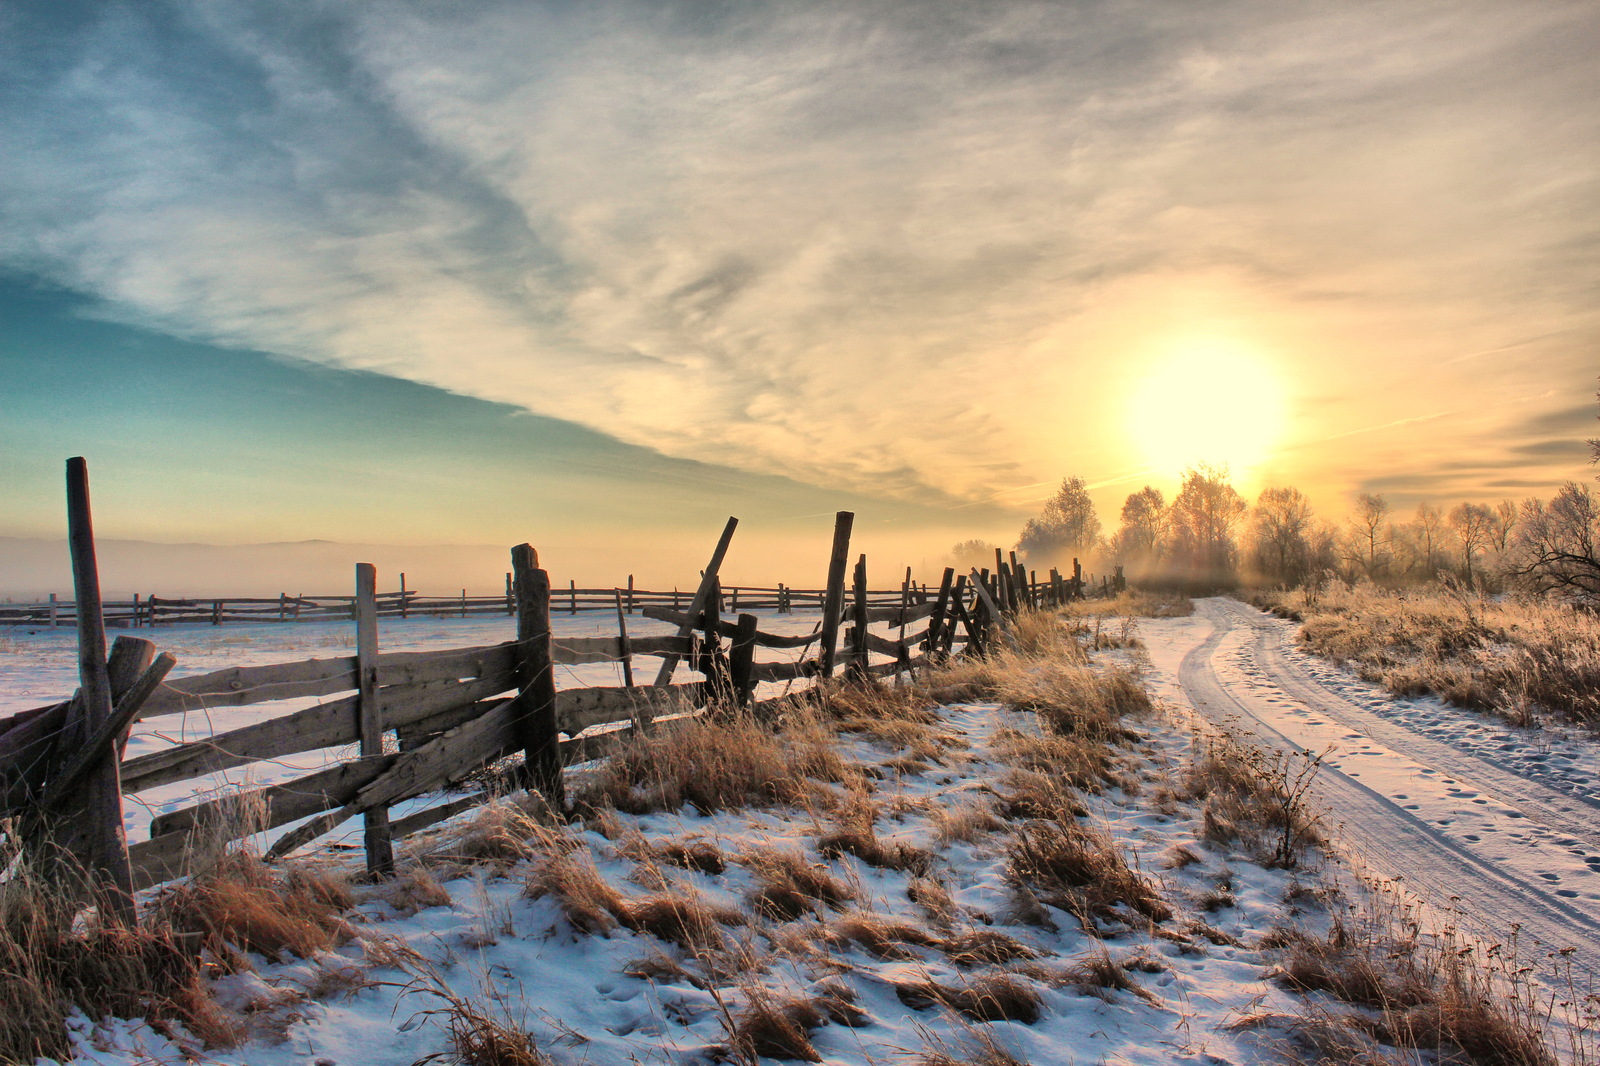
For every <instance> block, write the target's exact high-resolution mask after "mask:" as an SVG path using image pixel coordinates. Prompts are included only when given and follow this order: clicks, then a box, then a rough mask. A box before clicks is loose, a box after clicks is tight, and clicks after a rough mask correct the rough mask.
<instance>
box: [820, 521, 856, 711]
mask: <svg viewBox="0 0 1600 1066" xmlns="http://www.w3.org/2000/svg"><path fill="white" fill-rule="evenodd" d="M855 520H856V516H855V512H854V511H840V512H839V513H838V514H836V515H834V517H833V550H832V552H831V553H830V554H829V556H828V588H827V591H826V592H824V593H823V594H822V632H821V634H820V641H821V644H820V667H821V674H822V677H823V678H824V679H827V678H829V677H832V676H833V664H834V659H835V657H836V656H837V654H838V650H839V621H840V615H841V614H842V613H843V611H844V568H845V566H846V564H848V563H849V561H850V527H851V526H853V525H854V524H855Z"/></svg>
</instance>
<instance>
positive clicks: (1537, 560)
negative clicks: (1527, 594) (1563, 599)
mask: <svg viewBox="0 0 1600 1066" xmlns="http://www.w3.org/2000/svg"><path fill="white" fill-rule="evenodd" d="M1512 553H1513V558H1512V560H1511V563H1510V565H1509V566H1508V567H1507V572H1508V573H1511V574H1514V575H1517V576H1520V577H1526V578H1528V579H1529V581H1530V582H1531V583H1532V584H1533V586H1534V587H1535V588H1537V589H1538V590H1539V591H1541V592H1559V593H1563V594H1565V595H1568V596H1572V597H1574V598H1576V599H1580V600H1585V601H1591V600H1595V599H1597V598H1600V501H1596V499H1595V495H1594V492H1593V491H1592V490H1590V488H1589V487H1588V486H1587V485H1579V484H1577V483H1576V482H1572V481H1569V482H1567V483H1566V484H1565V485H1563V486H1562V488H1561V491H1560V492H1558V493H1556V495H1555V497H1554V498H1553V499H1552V500H1551V501H1550V502H1549V503H1548V504H1547V503H1545V502H1543V501H1542V500H1528V501H1527V502H1525V503H1524V504H1523V505H1522V514H1521V515H1520V516H1519V517H1518V522H1517V531H1516V537H1515V539H1514V541H1513V548H1512Z"/></svg>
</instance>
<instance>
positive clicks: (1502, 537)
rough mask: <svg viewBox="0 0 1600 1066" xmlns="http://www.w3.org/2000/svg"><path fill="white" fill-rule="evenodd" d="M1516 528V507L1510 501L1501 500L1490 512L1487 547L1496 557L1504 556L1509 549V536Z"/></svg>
mask: <svg viewBox="0 0 1600 1066" xmlns="http://www.w3.org/2000/svg"><path fill="white" fill-rule="evenodd" d="M1516 528H1517V505H1516V503H1515V502H1514V501H1512V500H1501V501H1500V502H1499V503H1497V504H1495V505H1494V510H1493V511H1491V512H1490V521H1489V547H1491V548H1493V549H1494V551H1495V554H1496V555H1501V556H1503V555H1505V553H1506V550H1507V549H1508V548H1510V547H1511V534H1512V532H1513V531H1514V530H1515V529H1516Z"/></svg>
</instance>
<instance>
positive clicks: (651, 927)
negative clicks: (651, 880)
mask: <svg viewBox="0 0 1600 1066" xmlns="http://www.w3.org/2000/svg"><path fill="white" fill-rule="evenodd" d="M658 883H660V884H661V887H660V889H659V890H658V891H655V892H652V893H649V894H648V895H645V896H641V897H629V896H626V895H624V894H623V893H622V892H621V891H620V890H619V889H617V888H616V886H614V885H612V884H611V883H610V882H609V881H607V880H606V879H605V876H604V875H603V874H601V872H600V870H599V868H598V867H596V866H595V863H594V856H593V855H592V854H590V853H589V852H588V851H587V850H584V849H581V848H574V849H570V850H559V849H558V850H556V851H555V852H553V853H551V854H548V855H546V856H544V857H543V858H542V859H541V860H540V861H539V862H537V863H535V864H534V867H533V869H532V870H531V871H530V872H529V874H528V879H527V882H526V884H525V886H524V889H523V894H524V895H525V896H527V897H528V898H529V899H541V898H543V897H545V896H550V897H553V898H554V899H555V901H556V903H557V905H558V906H559V907H560V908H561V913H562V915H563V916H565V917H566V919H567V921H568V922H569V923H570V924H571V925H572V927H573V929H575V930H577V931H578V932H580V933H599V934H601V935H604V934H606V933H609V932H610V931H611V930H613V929H615V928H616V927H617V926H619V925H620V926H623V927H625V928H628V929H632V930H633V931H634V932H638V933H648V934H650V935H651V936H654V937H656V938H658V939H660V940H663V941H666V942H668V943H671V944H677V945H678V946H679V947H682V948H684V949H685V950H688V951H690V952H711V951H721V950H722V949H723V948H724V947H725V946H726V940H725V937H724V934H723V932H722V926H724V925H742V924H744V921H745V917H744V914H743V913H742V912H740V911H738V910H735V909H733V908H730V907H721V906H717V905H716V904H714V903H712V902H711V901H710V900H709V899H707V898H706V897H705V895H704V894H703V893H700V892H698V891H696V890H694V889H692V888H689V887H686V886H683V885H666V884H665V883H662V882H658Z"/></svg>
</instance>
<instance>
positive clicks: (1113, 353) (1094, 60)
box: [0, 0, 1600, 555]
mask: <svg viewBox="0 0 1600 1066" xmlns="http://www.w3.org/2000/svg"><path fill="white" fill-rule="evenodd" d="M1597 37H1600V9H1597V8H1596V6H1595V5H1594V4H1593V3H1592V2H1565V0H1548V2H1544V3H1540V4H1537V5H1527V4H1515V5H1508V4H1505V3H1503V2H1489V0H1482V2H1473V0H1457V2H1452V3H1437V2H1427V3H1424V2H1420V0H1417V2H1412V0H1392V2H1386V3H1381V4H1380V3H1349V4H1339V5H1317V6H1303V5H1284V4H1281V3H1274V2H1267V0H1218V2H1215V3H1204V4H1196V3H1191V2H1186V0H1184V2H1180V0H1123V2H1118V3H1080V2H1073V0H1054V2H1024V0H997V2H996V3H993V4H984V5H970V4H959V3H954V2H952V3H941V2H937V0H935V2H925V3H899V2H893V0H885V2H879V3H872V4H864V3H838V2H834V3H829V2H819V3H805V4H798V3H753V4H745V5H732V6H730V5H719V4H709V3H684V2H661V3H648V4H647V3H626V2H620V0H619V2H617V3H608V4H592V5H572V4H555V3H530V2H490V3H480V4H470V5H468V4H450V3H441V2H437V0H417V2H404V0H397V2H395V3H386V4H377V5H374V4H358V3H340V2H329V3H321V4H316V5H284V4H277V3H265V2H249V0H232V2H221V0H140V2H137V3H133V2H117V0H101V2H97V3H92V4H72V3H55V2H52V3H12V4H8V5H6V6H5V7H4V8H3V9H0V71H3V72H4V73H0V90H3V91H0V141H3V142H4V143H5V144H6V145H7V150H6V151H5V152H4V153H3V154H0V315H3V316H4V323H5V329H4V334H3V336H0V415H3V421H0V445H3V447H4V449H5V454H6V459H7V461H6V463H5V464H4V472H3V473H0V488H3V489H4V491H5V492H6V495H7V500H8V507H7V509H6V512H5V514H4V515H0V536H33V535H38V534H41V533H48V532H49V531H50V530H52V529H54V528H59V527H58V526H57V525H54V524H53V523H56V522H58V517H57V516H58V515H59V469H60V462H61V460H62V459H63V458H64V457H65V456H66V455H71V454H80V453H81V454H87V455H89V456H90V459H91V463H92V469H93V470H94V473H95V476H96V491H97V499H98V500H102V501H105V502H106V504H107V505H111V504H115V506H114V507H110V506H108V507H107V508H105V509H103V513H104V518H103V522H105V523H108V525H107V527H106V528H108V529H110V530H114V531H116V532H117V533H119V534H121V535H126V536H138V537H145V538H149V539H156V540H217V541H224V542H227V541H244V540H269V539H270V540H292V539H301V538H312V537H321V538H332V539H350V540H361V541H395V542H403V543H435V542H446V543H496V542H498V541H502V540H505V539H506V538H507V537H514V538H516V539H522V538H523V537H527V536H533V537H536V538H537V536H538V535H540V533H541V532H542V533H543V534H544V535H545V536H548V537H549V538H551V539H558V538H565V539H566V540H567V541H569V542H572V543H585V544H600V543H604V544H606V545H607V546H608V547H617V548H619V549H620V548H622V547H624V546H626V545H628V544H639V545H650V544H652V543H656V542H657V541H659V538H660V537H662V536H669V537H673V538H675V537H677V536H679V535H680V533H681V535H682V536H683V538H684V541H683V544H684V545H687V544H688V543H689V542H690V541H691V540H693V538H694V537H695V536H698V537H699V538H700V539H701V540H704V539H707V538H708V537H709V536H711V535H714V528H713V530H712V532H710V533H708V532H706V531H705V530H706V527H707V526H711V527H714V526H715V523H716V522H717V521H718V520H719V519H720V516H721V515H723V514H726V513H741V517H746V518H748V519H750V520H751V521H752V523H753V524H761V523H763V522H767V521H770V522H772V523H774V524H775V525H776V524H778V523H780V522H781V521H783V520H784V519H785V516H787V517H788V518H790V519H793V520H795V521H812V519H809V518H807V519H800V518H798V517H796V516H815V515H818V514H826V513H828V512H831V511H832V510H834V509H835V508H838V507H853V508H856V509H858V510H862V511H863V513H864V514H865V513H868V512H870V513H871V514H873V515H875V516H877V517H876V518H875V519H874V521H875V522H877V523H879V524H882V525H884V526H885V527H893V528H895V529H896V530H897V531H902V533H903V535H904V536H906V537H907V538H908V543H909V542H911V541H914V542H915V545H916V551H912V550H910V549H908V550H907V552H906V554H908V555H914V554H920V553H922V552H924V551H932V550H936V548H937V545H938V544H939V542H940V541H945V542H946V543H947V542H948V539H954V537H955V536H957V535H979V536H988V537H993V538H995V539H1002V538H1005V537H1006V536H1007V535H1008V533H1009V531H1012V530H1014V528H1015V527H1016V526H1017V525H1018V524H1019V520H1020V517H1021V515H1022V514H1023V513H1025V511H1026V510H1027V509H1028V508H1029V507H1031V506H1034V505H1035V504H1036V503H1037V502H1038V500H1039V499H1040V498H1041V497H1042V496H1043V495H1044V494H1045V493H1046V492H1048V490H1049V489H1050V487H1051V486H1053V485H1054V484H1056V483H1057V482H1058V481H1059V480H1060V478H1061V477H1063V476H1065V475H1068V474H1075V475H1079V476H1083V477H1085V478H1086V479H1088V481H1089V482H1090V484H1091V485H1093V486H1094V487H1095V492H1096V495H1097V499H1098V500H1099V501H1100V503H1101V507H1102V511H1103V512H1105V513H1106V514H1107V516H1108V518H1109V517H1110V516H1111V515H1114V513H1115V510H1116V508H1117V506H1118V505H1119V504H1120V502H1121V499H1122V497H1123V496H1124V495H1125V494H1126V493H1127V492H1129V491H1132V490H1133V489H1136V488H1138V487H1139V485H1140V484H1142V483H1144V482H1146V481H1150V482H1153V483H1156V484H1158V485H1163V486H1166V487H1170V486H1171V485H1173V484H1174V483H1175V482H1176V480H1177V478H1178V477H1179V475H1180V474H1181V472H1182V469H1183V467H1184V466H1185V465H1187V464H1189V463H1192V462H1199V461H1222V462H1228V463H1230V464H1231V465H1232V467H1233V469H1234V472H1235V476H1236V478H1237V479H1238V481H1239V482H1240V484H1241V487H1243V488H1244V489H1245V490H1246V491H1247V492H1252V491H1254V490H1255V489H1258V488H1260V487H1262V486H1264V485H1267V484H1281V483H1293V484H1297V485H1300V486H1301V487H1303V488H1305V489H1307V490H1308V491H1310V492H1311V493H1312V495H1313V498H1314V499H1316V500H1317V502H1318V504H1319V505H1320V506H1321V507H1322V508H1323V509H1324V510H1325V511H1326V512H1328V513H1330V514H1334V513H1337V512H1338V511H1339V510H1340V509H1341V508H1342V507H1343V506H1344V503H1345V501H1347V500H1348V499H1349V497H1350V496H1351V494H1353V493H1355V492H1359V491H1375V490H1381V491H1384V492H1387V493H1389V494H1391V495H1392V496H1393V497H1394V499H1395V501H1396V502H1397V503H1398V504H1400V505H1401V506H1402V507H1404V506H1409V505H1410V504H1413V503H1414V502H1416V501H1418V500H1423V499H1431V500H1436V501H1439V502H1450V501H1452V500H1455V499H1462V498H1472V499H1498V498H1500V497H1502V496H1511V497H1520V496H1525V495H1530V494H1536V493H1547V492H1548V491H1551V490H1553V488H1554V487H1555V486H1556V485H1559V483H1560V482H1561V481H1562V480H1565V479H1567V478H1573V477H1583V476H1586V474H1587V470H1586V468H1585V466H1584V458H1585V456H1586V453H1585V451H1584V449H1583V448H1582V445H1581V441H1582V438H1583V437H1586V436H1590V435H1592V433H1593V425H1594V419H1593V413H1594V412H1593V410H1591V408H1592V403H1591V401H1592V394H1593V389H1594V384H1595V382H1594V378H1595V374H1596V371H1597V369H1600V360H1597V359H1596V358H1595V354H1596V342H1597V340H1600V309H1597V308H1600V305H1597V303H1596V301H1595V299H1594V292H1595V286H1596V281H1597V277H1600V184H1597V178H1596V175H1597V174H1600V113H1597V111H1596V109H1595V108H1594V107H1593V106H1592V102H1593V101H1594V100H1595V99H1600V69H1597V68H1600V65H1597V64H1595V63H1594V62H1593V49H1592V42H1593V41H1594V40H1595V39H1597ZM508 485H509V486H517V488H515V489H509V490H508V488H507V486H508ZM530 527H536V528H534V529H532V530H530ZM525 530H527V531H528V532H523V531H525ZM913 531H914V532H913ZM824 536H825V534H824ZM674 543H676V541H674ZM777 543H778V542H776V541H775V542H774V550H778V549H777V546H776V545H777ZM673 550H674V551H677V550H679V549H678V548H674V549H673ZM682 550H683V551H684V552H687V551H689V549H688V548H687V547H683V548H682ZM695 550H696V551H698V549H695Z"/></svg>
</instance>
